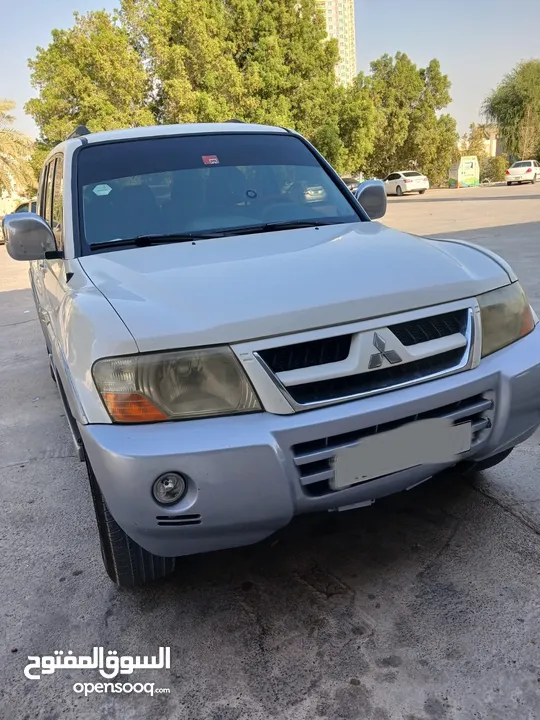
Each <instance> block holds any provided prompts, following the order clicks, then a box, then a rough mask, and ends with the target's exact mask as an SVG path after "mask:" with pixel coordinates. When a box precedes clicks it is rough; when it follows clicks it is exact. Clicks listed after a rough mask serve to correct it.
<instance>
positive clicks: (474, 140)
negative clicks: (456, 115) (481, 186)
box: [461, 123, 487, 161]
mask: <svg viewBox="0 0 540 720" xmlns="http://www.w3.org/2000/svg"><path fill="white" fill-rule="evenodd" d="M486 139H487V134H486V126H485V125H476V124H475V123H471V125H470V126H469V132H468V133H465V135H464V136H463V138H462V145H461V154H462V155H476V157H477V158H478V160H479V161H480V160H482V158H485V157H486V155H487V152H486V145H485V141H486Z"/></svg>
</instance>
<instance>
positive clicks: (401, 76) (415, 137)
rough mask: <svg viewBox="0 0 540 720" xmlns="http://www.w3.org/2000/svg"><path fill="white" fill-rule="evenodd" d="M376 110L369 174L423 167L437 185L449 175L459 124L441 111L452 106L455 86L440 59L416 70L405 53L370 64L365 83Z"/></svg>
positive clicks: (385, 57) (385, 56)
mask: <svg viewBox="0 0 540 720" xmlns="http://www.w3.org/2000/svg"><path fill="white" fill-rule="evenodd" d="M365 82H366V86H367V88H368V89H369V90H370V93H371V96H372V97H373V98H374V101H375V106H376V111H377V127H376V137H375V142H374V146H373V149H372V152H371V154H370V156H369V158H368V160H367V165H368V172H370V173H371V174H374V175H377V176H382V177H384V175H386V174H387V173H389V172H392V171H396V170H403V169H406V168H409V167H410V168H418V169H420V170H422V172H424V173H425V174H427V175H428V176H429V178H430V180H431V181H432V182H433V183H437V182H439V181H441V180H442V179H443V178H444V177H446V174H447V172H448V167H449V165H450V163H451V160H452V153H453V150H454V148H455V144H456V140H457V137H458V136H457V133H456V123H455V120H454V119H453V118H452V117H450V115H447V114H442V115H440V114H439V112H440V111H441V110H442V109H443V108H444V107H446V105H448V103H449V102H450V100H451V98H450V81H449V79H448V77H447V76H446V75H444V74H443V73H442V72H441V68H440V64H439V61H438V60H431V62H430V63H429V65H428V66H427V68H417V66H416V65H415V64H414V63H413V62H412V61H411V60H410V58H409V57H408V56H407V55H406V54H404V53H397V54H396V55H395V57H394V58H392V57H390V56H389V55H383V56H382V57H381V58H380V59H379V60H376V61H375V62H373V63H371V74H370V76H368V77H367V78H366V80H365Z"/></svg>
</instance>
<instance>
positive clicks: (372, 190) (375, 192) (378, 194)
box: [356, 180, 386, 220]
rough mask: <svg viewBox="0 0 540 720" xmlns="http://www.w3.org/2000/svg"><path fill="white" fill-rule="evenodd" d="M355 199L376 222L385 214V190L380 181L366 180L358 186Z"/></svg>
mask: <svg viewBox="0 0 540 720" xmlns="http://www.w3.org/2000/svg"><path fill="white" fill-rule="evenodd" d="M356 199H357V200H358V202H359V203H360V205H361V206H362V207H363V208H364V210H365V211H366V212H367V214H368V215H369V218H370V220H378V219H379V218H382V217H384V216H385V214H386V188H385V187H384V183H383V181H382V180H366V181H365V182H363V183H361V184H360V185H359V186H358V190H357V191H356Z"/></svg>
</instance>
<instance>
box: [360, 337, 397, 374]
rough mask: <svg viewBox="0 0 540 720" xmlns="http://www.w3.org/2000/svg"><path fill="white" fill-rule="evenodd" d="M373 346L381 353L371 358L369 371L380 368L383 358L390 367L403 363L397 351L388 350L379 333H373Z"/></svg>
mask: <svg viewBox="0 0 540 720" xmlns="http://www.w3.org/2000/svg"><path fill="white" fill-rule="evenodd" d="M373 345H374V346H375V347H376V349H377V350H378V351H379V352H376V353H373V355H371V357H370V358H369V365H368V370H374V369H375V368H380V367H381V365H382V361H383V358H384V359H385V360H387V361H388V362H389V363H390V365H395V364H396V363H400V362H401V356H400V355H399V354H398V353H397V352H396V351H395V350H387V349H386V342H385V341H384V340H383V338H382V337H381V336H380V335H379V334H378V333H373Z"/></svg>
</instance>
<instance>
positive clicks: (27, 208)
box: [0, 198, 36, 245]
mask: <svg viewBox="0 0 540 720" xmlns="http://www.w3.org/2000/svg"><path fill="white" fill-rule="evenodd" d="M13 212H16V213H18V212H36V200H35V198H34V200H26V201H25V202H22V203H20V204H19V205H17V207H16V208H15V210H14V211H13ZM4 243H5V237H4V216H3V215H0V245H3V244H4Z"/></svg>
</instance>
